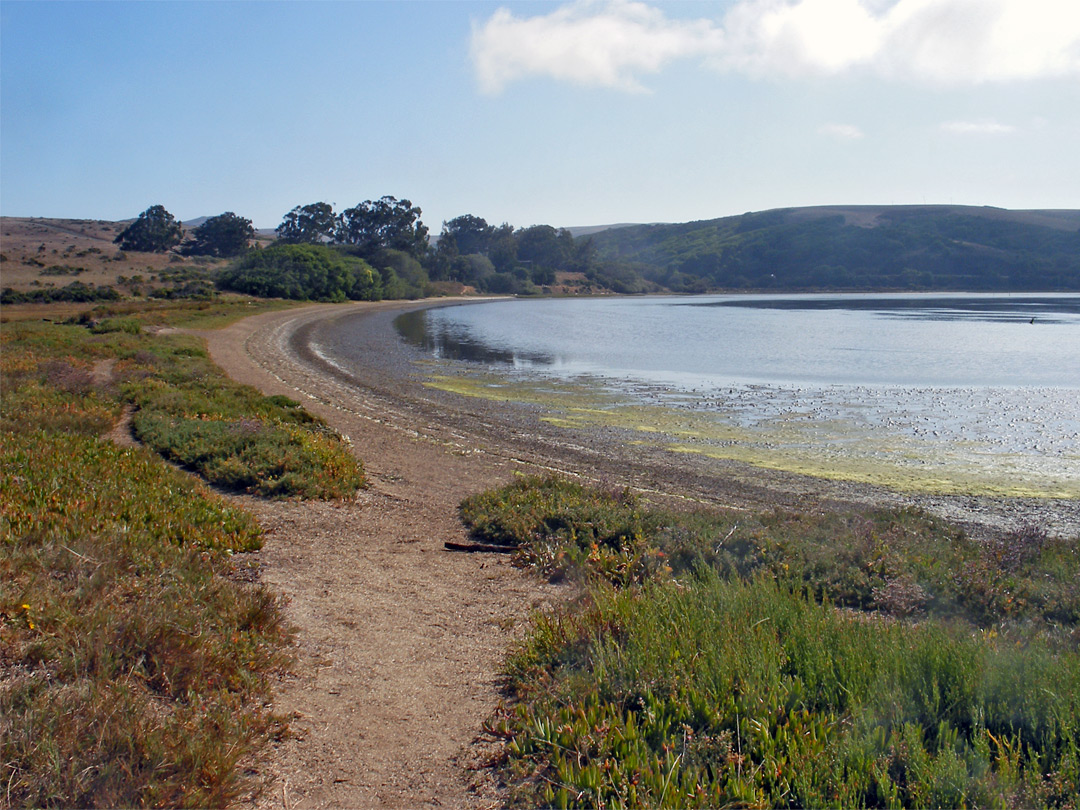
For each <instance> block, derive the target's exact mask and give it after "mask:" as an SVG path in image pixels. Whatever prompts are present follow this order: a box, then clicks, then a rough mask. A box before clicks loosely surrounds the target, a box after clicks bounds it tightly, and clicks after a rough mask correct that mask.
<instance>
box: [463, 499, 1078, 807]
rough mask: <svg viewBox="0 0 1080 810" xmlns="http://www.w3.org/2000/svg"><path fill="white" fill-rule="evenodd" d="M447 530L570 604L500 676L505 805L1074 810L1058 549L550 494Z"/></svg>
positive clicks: (1073, 668)
mask: <svg viewBox="0 0 1080 810" xmlns="http://www.w3.org/2000/svg"><path fill="white" fill-rule="evenodd" d="M462 514H463V517H464V519H465V521H466V523H467V524H468V525H469V526H470V527H471V528H472V530H473V531H474V533H475V534H476V535H477V537H478V539H483V540H485V541H487V542H497V543H501V544H503V545H508V546H513V547H516V548H517V552H516V559H517V560H518V561H519V562H520V563H521V564H525V565H529V566H533V567H537V568H539V569H540V570H542V571H544V572H545V573H546V574H547V575H548V576H555V577H566V576H569V577H573V578H576V579H578V580H580V581H581V582H583V583H585V584H586V586H587V588H586V591H585V593H586V595H585V596H583V597H582V598H581V599H580V600H578V601H577V602H575V603H573V604H572V605H570V606H568V607H566V608H564V609H562V610H559V611H556V612H554V613H550V614H543V615H539V616H537V617H536V618H535V620H534V624H533V628H532V630H531V632H530V634H529V635H528V636H527V637H526V638H525V639H524V640H523V641H522V642H521V643H520V645H518V647H517V648H516V650H515V651H514V652H513V653H512V655H511V656H510V657H509V659H508V661H507V665H506V683H507V689H508V695H509V698H510V700H509V702H508V704H507V705H506V706H505V707H503V708H502V709H501V710H500V711H499V712H498V713H497V715H496V716H495V717H493V718H492V719H491V720H490V723H489V729H490V730H491V731H492V732H493V733H494V734H496V735H497V736H500V737H502V738H504V739H505V741H506V745H505V748H504V753H505V758H504V762H503V767H504V769H505V771H506V773H507V775H508V776H509V778H510V781H511V784H512V785H513V791H514V793H513V796H514V802H515V803H516V804H519V805H521V806H578V807H721V806H744V807H774V806H783V807H1015V806H1024V807H1076V806H1077V795H1078V791H1077V786H1078V785H1080V653H1078V649H1077V646H1078V642H1080V630H1078V621H1080V612H1078V610H1077V600H1078V597H1077V592H1076V589H1077V582H1078V581H1080V571H1078V567H1080V560H1078V558H1077V549H1076V544H1075V541H1072V542H1066V541H1063V540H1059V539H1054V538H1048V537H1047V536H1046V535H1045V534H1043V533H1042V532H1040V531H1038V530H1037V529H1031V528H1029V529H1026V530H1023V531H1020V532H1015V533H1013V534H1012V535H1009V536H1005V537H1001V538H998V539H997V540H994V541H986V542H976V541H973V540H972V539H970V538H968V537H967V536H965V535H964V534H963V533H962V532H960V531H959V530H957V529H955V528H953V527H951V526H948V525H947V524H944V523H942V522H940V521H937V520H934V519H932V518H930V517H928V516H926V515H923V514H921V513H918V512H913V511H910V510H900V511H867V512H861V513H856V514H831V513H826V514H809V513H800V514H794V513H786V512H775V513H769V514H762V515H756V516H749V515H747V514H746V513H739V514H737V515H735V514H724V513H716V512H700V513H687V514H683V513H666V512H663V511H659V510H655V509H652V508H649V507H648V506H646V505H644V504H641V503H640V502H638V501H637V500H636V499H635V498H633V497H632V496H631V495H630V494H628V493H626V492H615V493H612V492H606V491H603V490H599V489H594V488H586V487H581V486H579V485H577V484H573V483H570V482H566V481H563V480H560V479H557V478H542V479H533V478H523V479H520V480H518V481H516V482H515V483H513V484H511V485H510V486H508V487H505V488H503V489H500V490H495V491H492V492H488V493H482V494H480V495H478V496H475V497H473V498H470V499H468V500H467V501H466V502H465V503H464V504H463V505H462Z"/></svg>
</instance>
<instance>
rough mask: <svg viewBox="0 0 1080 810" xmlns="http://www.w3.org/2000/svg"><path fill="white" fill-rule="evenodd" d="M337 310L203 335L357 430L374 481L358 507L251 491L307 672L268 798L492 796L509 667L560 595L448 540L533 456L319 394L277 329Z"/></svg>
mask: <svg viewBox="0 0 1080 810" xmlns="http://www.w3.org/2000/svg"><path fill="white" fill-rule="evenodd" d="M324 310H325V308H322V307H315V308H313V309H309V310H304V311H301V312H300V313H298V312H297V311H291V312H288V313H275V314H271V315H270V316H269V317H265V316H256V317H254V318H250V319H247V320H245V321H241V322H240V323H238V324H236V325H234V326H232V327H229V328H228V329H225V330H222V331H220V332H207V333H205V336H206V338H207V342H208V345H209V348H210V352H211V356H212V358H213V359H214V361H215V362H216V363H218V365H220V366H221V367H222V368H223V369H225V370H226V371H227V372H228V373H229V375H230V376H232V377H233V378H235V379H237V380H239V381H241V382H245V383H248V384H251V385H254V386H256V387H258V388H260V389H261V390H263V391H264V392H266V393H268V394H275V393H280V394H286V395H288V396H291V397H293V398H299V399H301V400H302V401H303V402H304V405H305V406H306V407H307V408H308V409H309V410H310V411H311V412H313V413H316V414H318V415H320V416H322V417H324V418H326V419H327V420H328V421H329V422H330V423H331V424H333V425H334V426H335V427H336V428H337V429H339V430H340V431H341V432H343V433H345V434H346V435H348V436H349V437H350V438H351V440H352V442H353V444H354V447H355V449H356V452H357V454H358V456H359V457H360V458H361V459H362V460H363V462H364V465H365V470H366V472H367V475H368V477H369V479H370V484H371V485H370V487H369V488H368V489H366V490H363V491H361V493H360V494H359V495H358V496H357V498H356V499H355V500H353V501H350V502H345V503H312V502H297V501H267V500H263V499H258V498H240V499H239V500H240V501H241V502H242V504H243V506H244V507H245V508H246V509H248V510H249V511H250V512H252V513H253V514H254V515H255V516H256V517H257V518H258V520H259V521H260V523H261V524H262V526H263V527H264V529H265V531H266V541H265V544H264V547H263V549H262V550H261V551H260V552H258V554H255V555H245V556H251V557H252V558H253V559H252V560H251V561H250V562H251V563H257V565H258V567H259V570H260V572H261V578H262V580H263V581H264V582H266V583H268V584H269V585H271V586H272V587H274V588H275V589H277V590H278V591H280V592H282V593H284V594H285V595H286V596H287V597H288V599H289V602H290V603H289V618H290V619H291V621H292V622H293V624H294V625H295V626H296V628H297V631H298V644H299V661H298V665H297V667H296V671H297V672H298V673H301V674H299V675H297V676H295V677H292V678H290V679H289V680H286V681H285V682H283V683H282V684H280V686H279V688H278V690H277V695H276V698H275V709H276V710H278V711H280V712H282V713H284V714H286V715H291V717H292V720H291V724H290V725H291V728H292V730H293V736H291V737H290V738H288V739H286V740H283V741H282V742H281V743H280V744H278V745H277V747H276V749H275V750H274V751H273V752H272V753H271V755H270V756H269V758H268V759H267V760H266V761H264V762H262V763H259V764H258V765H257V770H258V771H259V772H260V775H262V776H265V777H269V778H270V779H271V785H270V787H269V789H268V790H266V791H265V792H264V793H263V794H262V796H261V797H259V798H258V800H257V804H258V806H260V807H288V808H301V807H327V806H331V807H356V808H361V807H420V806H428V805H432V806H447V807H470V806H471V807H487V806H494V805H496V804H498V792H497V786H496V785H494V784H493V783H492V782H491V779H490V775H489V772H488V771H487V770H485V769H483V768H480V767H479V766H480V765H482V764H483V760H484V758H485V756H486V753H485V752H486V751H487V748H486V747H485V745H484V744H483V740H482V739H480V738H482V737H483V734H482V728H481V726H482V721H483V720H484V718H485V717H486V716H487V715H488V714H490V712H491V711H492V710H493V709H494V708H495V707H496V705H497V703H498V700H499V692H498V668H499V662H500V660H501V657H502V656H503V654H504V653H505V651H506V647H507V645H508V643H509V642H510V640H511V639H512V638H513V637H514V635H515V632H516V631H517V630H518V629H519V628H520V626H521V623H522V620H523V619H524V618H525V617H526V616H527V615H528V614H529V612H530V611H532V610H533V609H536V608H540V607H542V606H544V605H545V604H546V603H548V602H549V601H550V600H552V599H553V598H559V597H558V595H557V589H556V588H555V587H554V586H551V585H547V584H545V583H541V582H538V581H537V580H536V579H534V578H532V577H530V576H528V575H526V574H524V573H522V572H521V571H519V570H517V569H515V568H513V567H512V566H511V565H510V564H509V562H508V559H507V558H506V557H505V556H504V555H489V554H462V553H453V552H448V551H446V550H445V549H444V545H443V544H444V543H445V542H446V541H451V542H467V540H468V538H467V536H466V533H465V531H464V529H463V527H462V525H461V522H460V521H459V519H458V517H457V506H458V504H459V502H460V501H461V500H462V498H464V497H465V496H467V495H469V494H472V493H475V492H478V491H480V490H483V489H485V488H488V487H491V486H495V485H498V484H500V483H503V482H505V481H506V480H508V479H509V478H510V477H511V475H512V474H513V472H514V471H515V470H517V469H522V468H527V466H528V465H519V464H514V463H512V462H509V461H507V460H505V459H499V458H494V457H489V456H484V455H480V456H477V455H471V454H469V453H467V452H462V451H461V450H460V449H457V448H453V447H448V446H446V445H444V444H441V443H438V442H434V441H432V440H430V439H427V438H425V437H423V436H420V435H417V433H416V432H415V431H414V430H413V429H412V427H411V426H410V425H407V424H398V423H395V422H388V421H386V416H387V415H386V414H385V413H380V412H373V411H370V410H368V409H366V408H365V407H364V404H363V402H362V401H361V400H360V398H359V397H357V398H350V397H349V396H348V395H347V392H342V391H340V390H338V387H337V386H334V385H327V386H326V389H327V390H320V388H319V387H318V383H319V379H318V378H317V377H312V376H311V372H310V371H309V370H308V369H306V368H304V367H303V366H302V365H301V364H300V363H299V362H298V360H297V358H295V357H289V356H280V355H278V354H277V349H276V346H277V344H276V343H275V342H274V341H272V340H267V337H268V336H273V335H274V334H275V333H278V332H279V331H280V330H282V329H284V330H291V329H294V328H296V326H297V324H298V323H301V322H303V321H305V320H306V319H308V318H311V317H312V314H313V312H314V313H315V314H316V315H319V314H322V313H323V311H324ZM264 365H265V366H267V367H264ZM308 394H310V395H311V396H315V397H317V398H316V399H311V398H310V397H309V396H308ZM474 742H475V743H476V744H474Z"/></svg>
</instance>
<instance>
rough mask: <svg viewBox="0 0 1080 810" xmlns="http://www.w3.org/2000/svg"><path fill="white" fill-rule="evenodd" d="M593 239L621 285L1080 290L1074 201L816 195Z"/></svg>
mask: <svg viewBox="0 0 1080 810" xmlns="http://www.w3.org/2000/svg"><path fill="white" fill-rule="evenodd" d="M590 239H591V240H592V244H593V246H594V248H595V251H596V260H597V261H598V262H599V263H600V264H601V265H602V266H603V267H604V268H605V272H606V275H607V276H608V277H609V279H610V280H609V281H608V283H609V284H610V285H611V286H613V287H615V288H616V289H618V286H619V284H622V286H623V287H624V288H625V289H626V290H627V291H642V290H643V289H646V288H647V286H648V285H652V286H653V287H656V288H664V289H669V290H675V291H679V292H704V291H706V290H724V289H732V290H740V289H753V290H816V289H825V290H830V289H835V290H970V291H976V290H987V291H1026V290H1047V291H1049V290H1080V210H1078V209H1030V210H1008V209H1004V208H994V207H991V206H962V205H822V206H812V207H805V208H777V209H773V210H770V211H760V212H749V213H746V214H741V215H738V216H730V217H721V218H719V219H711V220H700V221H697V222H685V223H679V224H656V225H626V226H623V227H619V228H606V229H600V230H597V231H594V232H593V233H592V234H591V235H590ZM635 278H636V279H639V280H643V281H644V282H645V285H646V286H644V287H643V286H642V284H640V283H637V282H635V281H634V279H635Z"/></svg>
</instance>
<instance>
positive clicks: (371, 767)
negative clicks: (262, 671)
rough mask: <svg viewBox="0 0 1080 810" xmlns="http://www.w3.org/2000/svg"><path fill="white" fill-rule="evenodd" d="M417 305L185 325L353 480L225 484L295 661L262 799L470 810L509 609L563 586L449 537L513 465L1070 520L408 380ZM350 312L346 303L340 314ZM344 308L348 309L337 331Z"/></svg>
mask: <svg viewBox="0 0 1080 810" xmlns="http://www.w3.org/2000/svg"><path fill="white" fill-rule="evenodd" d="M429 305H431V303H430V302H428V303H421V304H416V303H400V302H384V303H380V304H350V305H314V306H311V307H304V308H301V309H294V310H288V311H284V312H274V313H265V314H262V315H257V316H254V317H251V318H248V319H245V320H243V321H240V322H238V323H236V324H234V325H232V326H230V327H228V328H226V329H223V330H218V331H207V332H203V333H200V334H201V335H202V336H203V337H205V339H206V341H207V344H208V347H209V350H210V354H211V357H212V358H213V360H214V361H215V362H216V363H217V364H218V365H219V366H221V367H222V368H223V369H224V370H225V371H226V372H227V373H228V374H229V375H230V376H231V377H233V378H234V379H236V380H238V381H240V382H244V383H248V384H250V385H253V386H255V387H257V388H259V389H260V390H262V391H263V392H264V393H267V394H284V395H286V396H289V397H292V398H294V399H297V400H299V401H301V402H302V403H303V404H304V406H305V407H306V408H307V409H308V410H310V411H311V412H312V413H315V414H317V415H319V416H321V417H323V418H324V419H326V420H327V421H328V422H329V423H330V424H331V425H333V426H334V427H335V428H336V429H338V430H339V431H340V432H342V433H343V434H345V435H347V436H348V437H349V438H350V439H351V441H352V443H353V447H354V450H355V452H356V454H357V456H358V457H359V458H360V459H362V460H363V462H364V466H365V469H366V472H367V474H368V477H369V480H370V487H369V488H367V489H365V490H363V491H361V492H360V493H359V494H358V496H357V497H356V498H355V499H354V500H352V501H348V502H342V503H312V502H303V503H301V502H295V501H265V500H259V499H255V498H242V499H241V500H242V501H243V503H244V505H245V507H246V508H247V509H249V510H250V511H251V512H253V513H254V514H255V515H256V517H257V518H258V519H259V521H260V522H261V524H262V525H263V527H264V529H265V530H266V542H265V545H264V548H263V549H262V551H260V552H258V554H257V555H254V557H255V558H256V559H255V560H253V561H252V562H255V563H257V565H258V567H259V570H260V572H261V574H260V575H261V577H262V579H263V581H265V582H267V583H268V584H270V585H271V586H273V587H274V588H276V589H277V590H279V591H280V592H282V593H284V594H285V595H286V596H287V597H288V598H289V600H290V603H289V608H288V612H289V617H290V619H291V621H292V623H293V624H294V625H295V627H296V628H297V637H298V654H299V661H298V665H297V667H296V672H297V674H296V675H295V676H293V677H291V678H289V679H288V680H286V681H285V682H283V683H282V684H280V685H279V688H278V689H277V693H276V698H275V704H276V709H277V710H278V711H280V712H283V713H285V714H288V715H291V716H292V721H291V727H292V729H293V732H294V733H293V736H291V737H290V738H288V739H286V740H283V741H282V742H281V743H279V744H277V746H276V747H275V748H274V750H272V751H271V752H269V754H268V755H267V757H266V758H265V759H264V760H263V761H261V762H259V763H257V764H256V765H255V767H256V769H257V770H258V771H259V772H260V774H261V775H262V776H264V777H267V779H268V780H269V787H268V789H267V790H266V791H264V792H263V793H262V794H261V796H260V797H258V799H257V803H258V805H259V806H264V807H289V808H298V807H325V806H337V807H418V806H425V805H434V806H455V807H469V806H471V807H488V806H494V805H496V804H498V803H499V800H500V787H499V785H497V784H496V783H495V781H494V779H493V777H492V775H491V773H490V771H489V770H488V769H486V768H484V767H483V765H484V761H485V758H486V757H487V756H488V755H489V753H490V751H491V743H490V742H489V741H486V740H485V737H484V734H483V731H482V723H483V720H484V718H485V717H486V716H487V715H488V714H489V713H490V712H491V711H492V710H493V709H494V708H495V707H496V706H497V704H498V700H499V691H498V678H499V675H498V672H499V665H500V661H501V659H502V656H503V654H504V652H505V650H506V648H507V646H508V645H509V644H510V643H511V642H512V641H513V639H514V638H515V636H516V635H517V634H518V633H520V632H521V629H522V628H523V626H524V621H525V619H526V617H527V616H528V614H529V613H530V612H531V611H532V610H535V609H538V608H543V607H544V606H546V605H550V604H552V603H553V602H556V601H558V600H560V599H563V598H565V596H566V591H565V589H566V588H569V587H570V586H565V585H564V586H555V585H551V584H547V583H544V582H541V581H539V580H538V579H536V578H535V577H532V576H530V575H529V574H527V573H524V572H521V571H519V570H517V569H515V568H513V567H512V566H511V565H510V564H509V561H508V559H507V558H506V557H505V556H503V555H493V554H462V553H455V552H450V551H447V550H446V549H445V546H444V544H445V543H446V542H447V541H450V542H459V543H460V542H467V537H466V534H465V530H464V529H463V527H462V525H461V523H460V521H459V519H458V514H457V508H458V504H459V503H460V501H461V500H462V499H463V498H464V497H466V496H467V495H470V494H473V493H476V492H478V491H481V490H483V489H486V488H489V487H493V486H497V485H500V484H503V483H506V482H507V481H509V480H510V479H511V478H512V477H513V476H514V474H516V473H528V474H532V473H542V472H547V471H556V472H561V473H563V474H565V475H568V476H574V477H578V478H581V479H582V480H584V481H586V482H589V483H599V484H602V485H605V486H612V487H619V488H621V487H624V486H628V487H631V488H632V489H635V490H636V491H638V492H639V493H641V494H642V495H643V497H645V498H646V499H648V500H652V501H657V502H663V503H665V504H667V505H675V506H680V505H681V506H691V507H692V506H694V505H697V504H705V505H714V506H723V507H727V508H736V509H768V508H773V507H786V508H796V509H833V508H847V507H849V506H852V505H868V504H870V505H904V504H914V505H918V506H922V507H924V508H927V509H929V510H930V511H933V512H935V513H938V514H941V515H944V516H946V517H949V518H951V519H953V520H957V521H959V522H961V523H962V524H964V525H965V526H966V527H967V528H968V529H969V530H970V531H973V532H976V533H994V532H998V531H1002V530H1006V529H1010V528H1016V527H1017V526H1020V525H1023V524H1026V523H1039V524H1040V525H1044V526H1046V527H1047V528H1048V529H1050V530H1051V531H1052V533H1056V534H1066V535H1070V536H1075V535H1080V503H1078V502H1076V501H1051V500H1046V499H1003V498H997V499H996V498H974V497H962V496H940V497H939V496H928V495H905V494H902V493H896V492H892V491H889V490H886V489H881V488H875V487H870V486H866V485H859V484H852V483H850V482H831V481H827V480H824V479H817V478H808V477H805V476H798V475H792V474H789V473H782V472H777V471H771V470H763V469H759V468H755V467H750V466H748V465H745V464H741V463H738V462H722V461H717V460H715V459H700V458H694V457H688V456H675V454H672V453H668V452H664V451H662V450H659V449H656V448H651V447H648V446H642V445H634V444H631V443H629V442H628V441H626V439H627V437H626V436H625V435H623V434H620V433H619V432H618V431H607V430H601V429H589V430H575V429H567V428H560V427H555V426H553V425H550V424H547V423H544V422H542V421H541V420H540V419H539V418H538V414H537V413H536V412H535V409H530V408H529V407H522V406H520V405H517V404H514V403H502V402H494V401H491V400H478V399H475V398H466V397H462V396H458V395H455V394H452V393H447V392H445V391H438V390H433V389H431V388H429V387H426V386H424V385H423V380H422V378H421V375H420V374H419V373H418V370H417V368H416V366H415V365H414V364H413V363H412V362H411V359H412V358H411V357H410V355H409V354H408V353H407V352H406V351H405V350H404V349H403V347H402V346H401V345H400V340H399V339H398V337H397V335H396V334H395V333H394V331H393V328H392V323H391V322H392V319H393V317H394V316H395V314H396V313H397V312H399V311H401V310H402V309H405V308H409V307H416V306H429ZM358 316H359V317H358ZM345 317H348V318H350V319H356V320H355V326H356V329H355V335H354V337H353V338H351V339H352V340H354V341H355V343H354V344H353V345H352V346H351V347H350V348H351V352H350V356H351V357H354V358H356V362H355V364H353V363H350V364H348V365H347V366H345V365H343V364H341V363H335V362H332V361H331V360H329V359H328V358H327V356H326V354H325V353H324V352H322V351H320V344H319V340H320V336H321V335H322V334H323V333H322V332H321V331H320V330H321V329H323V328H324V327H325V325H326V324H327V323H330V322H332V321H333V320H336V319H339V318H345ZM352 326H353V322H350V327H352Z"/></svg>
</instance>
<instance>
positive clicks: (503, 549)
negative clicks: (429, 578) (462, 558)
mask: <svg viewBox="0 0 1080 810" xmlns="http://www.w3.org/2000/svg"><path fill="white" fill-rule="evenodd" d="M443 545H444V546H446V549H447V550H448V551H486V552H488V553H490V554H512V553H513V552H514V551H516V550H517V549H516V548H515V547H514V546H492V545H489V544H487V543H454V542H451V541H450V540H447V541H446V542H445V543H443Z"/></svg>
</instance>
